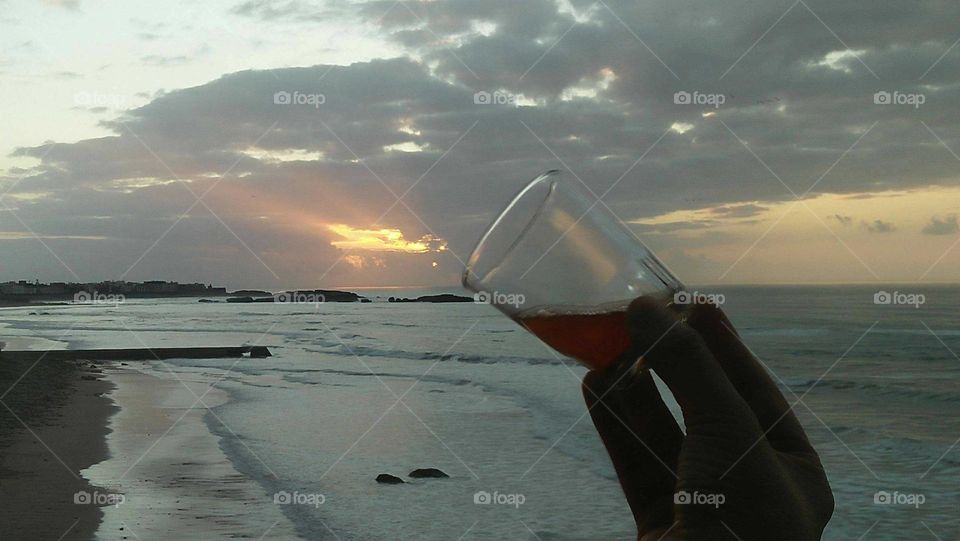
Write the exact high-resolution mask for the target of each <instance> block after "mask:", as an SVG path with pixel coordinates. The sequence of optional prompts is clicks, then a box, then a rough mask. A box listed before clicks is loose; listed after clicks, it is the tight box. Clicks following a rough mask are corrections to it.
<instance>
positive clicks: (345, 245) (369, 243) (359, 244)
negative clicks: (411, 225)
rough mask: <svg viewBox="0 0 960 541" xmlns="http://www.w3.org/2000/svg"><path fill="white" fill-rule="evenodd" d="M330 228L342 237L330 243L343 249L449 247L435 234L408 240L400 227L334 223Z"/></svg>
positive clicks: (438, 249) (414, 250) (424, 250)
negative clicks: (369, 226) (372, 227)
mask: <svg viewBox="0 0 960 541" xmlns="http://www.w3.org/2000/svg"><path fill="white" fill-rule="evenodd" d="M328 228H329V229H330V231H332V232H334V233H336V234H337V236H339V237H341V239H340V240H334V241H331V242H330V244H331V245H333V246H334V247H336V248H340V249H342V250H362V251H368V252H404V253H410V254H425V253H428V252H442V251H444V250H446V249H447V247H446V246H447V245H446V242H444V240H443V239H438V238H435V237H434V236H433V235H424V236H422V237H420V238H419V239H416V240H407V239H405V238H404V236H403V232H402V231H400V230H399V229H392V228H384V229H358V228H354V227H350V226H348V225H344V224H333V225H330V226H328Z"/></svg>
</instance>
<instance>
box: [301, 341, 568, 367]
mask: <svg viewBox="0 0 960 541" xmlns="http://www.w3.org/2000/svg"><path fill="white" fill-rule="evenodd" d="M327 346H328V348H329V349H328V348H324V349H316V348H304V350H305V351H309V352H313V353H323V354H325V355H339V356H346V357H353V356H354V355H357V356H361V357H376V358H387V359H408V360H414V361H442V362H445V361H457V362H462V363H469V364H498V363H522V364H527V365H533V366H537V365H562V364H571V365H572V364H576V362H575V361H572V360H564V359H557V358H554V357H518V356H513V355H470V354H464V353H440V352H436V351H407V350H398V349H380V348H375V347H370V346H357V345H351V346H349V348H347V347H344V345H343V344H340V343H328V344H327Z"/></svg>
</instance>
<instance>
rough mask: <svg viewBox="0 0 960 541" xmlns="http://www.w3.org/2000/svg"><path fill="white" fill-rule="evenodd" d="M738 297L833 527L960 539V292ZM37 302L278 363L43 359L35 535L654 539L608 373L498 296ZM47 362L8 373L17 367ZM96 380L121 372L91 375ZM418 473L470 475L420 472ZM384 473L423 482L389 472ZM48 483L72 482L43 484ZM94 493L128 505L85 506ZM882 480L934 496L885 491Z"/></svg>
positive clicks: (752, 293) (25, 489)
mask: <svg viewBox="0 0 960 541" xmlns="http://www.w3.org/2000/svg"><path fill="white" fill-rule="evenodd" d="M723 293H724V294H725V296H726V299H725V300H726V304H725V306H724V309H725V310H726V311H727V313H728V314H730V316H731V319H732V320H733V321H734V323H735V324H736V325H737V327H738V330H739V331H740V332H741V334H742V336H744V339H745V340H746V341H747V342H748V343H749V344H750V345H751V348H753V349H754V351H755V352H756V353H757V354H758V355H759V356H760V357H761V359H762V360H763V361H764V362H765V364H767V366H768V368H769V369H770V371H771V373H772V374H773V375H774V376H773V377H774V379H775V381H777V383H778V385H779V386H780V387H781V390H782V391H783V392H784V395H785V396H786V397H787V399H788V401H790V402H791V403H794V402H795V403H796V405H795V411H796V412H797V415H798V417H799V418H800V420H801V422H802V423H803V425H804V428H805V429H806V431H807V433H808V436H809V437H810V440H811V441H812V442H813V444H814V445H815V446H816V448H817V450H818V452H819V453H820V455H821V458H822V460H823V463H824V467H825V469H826V470H827V474H828V476H829V479H830V482H831V486H832V488H833V492H834V496H835V498H836V502H837V507H836V512H835V515H834V518H833V520H832V521H831V522H830V524H829V525H828V527H827V530H826V532H825V534H824V539H828V540H841V539H857V538H862V539H865V540H870V539H874V540H894V539H902V538H903V532H905V531H911V532H915V533H917V535H920V536H922V535H923V532H925V531H926V529H927V528H929V529H930V530H931V531H933V532H936V534H937V535H939V536H940V537H942V538H944V539H946V538H949V537H950V532H951V531H954V529H955V527H956V517H955V512H954V510H955V506H956V502H958V501H960V492H958V489H957V487H956V483H955V482H954V480H955V478H956V475H957V474H958V473H960V460H958V458H957V455H956V445H955V442H956V439H957V438H958V437H960V427H958V426H957V424H956V421H955V419H956V418H957V417H958V416H960V395H958V394H957V391H956V388H955V384H954V381H955V379H956V377H957V376H958V375H960V372H958V370H960V369H958V365H957V362H956V358H955V357H954V356H953V355H952V354H951V350H953V351H960V331H958V330H957V329H958V328H960V321H958V320H957V316H956V313H955V310H954V306H956V303H957V302H960V291H958V289H957V288H941V289H935V288H934V289H928V290H925V294H926V304H924V305H923V306H920V307H914V306H883V305H876V304H874V302H873V298H872V297H873V293H871V290H870V289H869V288H865V287H862V288H856V287H842V288H840V287H837V288H830V287H806V288H741V289H736V288H727V289H724V290H723ZM33 312H34V313H35V315H31V311H29V310H27V309H9V310H5V311H4V313H3V317H4V324H5V325H6V327H5V328H4V329H3V332H4V333H5V335H7V336H8V338H7V340H8V341H9V340H11V339H17V340H24V341H26V342H23V343H27V344H34V345H39V344H43V346H42V347H47V346H49V345H50V344H51V343H57V344H59V345H60V347H70V348H102V347H144V346H149V347H172V346H197V345H223V344H236V345H239V344H243V343H248V344H258V345H264V346H267V347H269V349H270V351H271V352H272V353H273V355H274V356H273V357H270V358H267V359H250V358H240V359H169V360H165V361H162V362H161V361H138V362H128V363H119V362H111V363H97V367H98V368H97V370H99V371H102V373H97V374H84V373H83V372H84V371H87V370H90V369H89V368H88V365H83V366H82V367H77V366H76V365H75V364H73V363H65V364H47V363H43V362H41V363H38V364H37V365H36V366H35V367H34V368H33V370H32V371H30V372H29V373H28V376H26V377H24V378H23V379H22V380H21V382H20V383H19V384H18V385H17V386H16V387H14V391H11V393H10V395H9V396H8V397H7V398H4V399H3V401H4V403H8V404H10V407H11V408H12V409H14V410H15V411H17V412H18V415H20V416H21V418H22V419H23V420H24V421H25V422H26V423H27V424H28V425H30V426H31V428H32V429H33V430H34V432H35V433H36V436H37V437H38V438H39V439H37V438H34V437H33V436H32V435H31V434H30V433H29V432H27V431H26V430H24V429H22V428H21V430H20V432H19V433H17V434H16V437H15V438H14V445H11V446H7V447H5V448H4V450H3V451H2V453H3V465H4V466H3V472H2V475H3V478H2V484H0V497H2V501H3V503H4V505H3V506H2V508H3V509H4V512H5V513H8V517H5V519H7V518H9V520H5V522H4V523H5V524H6V523H10V524H16V528H17V531H18V532H22V533H26V532H29V531H34V530H32V528H40V529H39V530H35V531H41V532H43V533H44V535H43V536H42V537H44V538H47V537H51V538H53V539H56V538H57V537H58V536H59V535H60V534H61V533H62V532H63V531H66V530H68V529H69V532H68V535H67V536H65V537H64V539H71V538H72V539H89V538H96V539H122V538H123V537H125V536H127V537H128V538H129V539H136V538H141V539H153V538H167V537H171V536H173V537H178V538H186V539H189V538H198V537H204V538H226V537H230V538H241V539H258V538H264V539H291V538H305V539H333V540H344V541H345V540H350V539H384V540H386V539H458V538H463V539H465V540H466V539H503V538H519V539H538V538H539V539H544V540H547V539H553V540H575V539H597V538H603V539H630V538H631V537H632V536H633V535H634V533H633V532H634V529H633V528H634V527H633V524H632V517H631V516H630V513H629V511H628V510H627V508H626V505H625V503H624V501H623V496H622V493H621V491H620V487H619V485H618V483H617V480H616V477H615V475H614V472H613V471H612V467H611V466H610V463H609V459H608V458H607V455H606V451H605V450H604V448H603V446H602V444H601V443H600V441H599V439H598V438H597V435H596V431H595V430H594V429H593V426H592V423H591V422H590V419H589V416H586V415H585V414H586V411H585V408H584V405H583V402H582V398H581V395H580V379H581V378H582V376H583V374H584V373H585V370H584V369H583V368H582V367H580V366H578V365H577V364H575V363H573V362H570V361H567V360H564V359H561V358H558V357H557V356H556V355H554V354H553V353H552V352H551V351H550V350H549V349H548V348H546V347H545V346H544V345H543V344H542V343H540V342H539V341H537V340H536V339H534V338H533V337H531V336H530V335H528V334H527V333H525V332H524V331H523V330H522V329H520V328H518V327H517V326H516V325H515V324H514V323H513V322H511V321H509V320H508V319H506V318H504V317H502V316H501V315H500V314H498V313H497V312H496V311H495V310H493V309H492V308H491V307H489V306H483V305H475V304H472V303H467V304H451V305H442V306H441V305H422V304H395V303H376V302H374V303H369V304H362V305H361V304H359V303H352V304H327V305H323V304H321V305H296V304H258V305H227V304H225V303H219V304H217V303H212V304H201V303H197V302H196V301H193V302H191V301H188V300H182V299H181V300H165V301H146V300H144V301H137V302H129V303H127V304H125V305H120V306H111V307H102V306H75V307H56V308H53V307H51V308H49V309H47V310H46V311H45V312H43V313H41V312H38V311H36V310H34V311H33ZM68 330H69V332H67V331H68ZM26 368H29V367H28V366H21V367H5V368H4V370H6V372H5V376H4V377H5V378H7V379H5V380H4V381H7V380H8V379H11V378H12V379H14V380H15V379H16V376H17V375H19V374H16V375H14V374H15V373H16V372H17V370H21V369H26ZM91 375H92V376H95V377H97V378H100V380H99V381H90V380H88V379H82V378H83V376H87V377H90V376H91ZM4 387H5V388H6V387H7V385H4ZM15 393H21V394H15ZM31 396H32V397H33V402H30V401H29V400H27V401H26V402H25V401H24V400H26V398H25V397H31ZM43 397H47V398H48V399H46V400H42V398H43ZM198 399H199V400H198ZM41 405H42V407H41ZM673 407H674V408H675V405H673ZM0 413H2V412H0ZM675 413H677V412H676V411H675ZM0 419H3V418H2V417H0ZM3 422H4V423H5V425H4V428H6V424H8V423H16V421H15V420H13V419H12V418H11V419H3ZM17 424H18V423H17ZM11 426H12V425H11ZM4 433H5V434H6V432H4ZM40 440H42V441H44V442H45V443H47V444H48V445H49V446H50V448H51V449H52V450H53V451H56V452H57V453H58V454H59V455H60V456H62V457H64V462H66V463H67V464H68V466H70V468H65V467H64V466H63V465H62V464H60V463H59V462H58V461H57V460H56V458H55V457H54V455H53V454H51V453H50V452H47V451H46V449H45V448H44V447H43V445H42V444H40V443H38V442H39V441H40ZM416 468H438V469H440V470H442V471H443V472H445V473H446V474H448V475H449V477H448V478H442V479H416V478H413V477H411V476H410V475H409V474H410V472H411V471H412V470H414V469H416ZM70 471H73V472H74V473H76V474H77V475H78V476H79V477H80V479H79V480H77V479H74V478H73V477H72V476H71V474H70ZM380 474H390V475H395V476H397V477H399V478H400V479H402V480H404V481H405V482H404V483H403V484H400V485H382V484H379V483H377V482H376V481H375V478H376V477H377V476H378V475H380ZM38 483H39V484H40V486H47V487H49V489H48V490H47V489H45V490H40V491H37V490H33V487H35V486H37V485H38ZM80 490H85V491H89V492H90V493H91V494H93V493H94V491H96V493H97V494H101V495H103V494H106V495H109V494H114V493H115V494H122V495H123V500H122V502H119V504H118V505H117V504H116V503H118V502H115V501H114V505H102V506H91V505H74V504H73V495H74V494H75V493H76V492H77V491H80ZM21 493H22V494H23V495H25V496H24V497H21ZM882 493H891V494H893V493H897V494H901V495H902V494H907V495H916V494H921V495H923V496H924V501H923V503H922V504H921V505H917V506H908V505H898V504H896V502H894V503H893V504H884V502H882V501H880V502H877V501H875V499H876V498H877V494H882ZM485 494H489V495H490V500H491V503H484V502H486V501H488V500H485V499H484V498H485V496H484V495H485ZM105 498H106V496H102V497H101V500H104V499H105ZM74 517H77V518H74ZM75 520H77V521H78V522H77V524H76V525H75V526H73V527H72V529H71V525H72V524H73V522H74V521H75ZM57 529H59V531H56V532H54V530H57ZM200 532H203V535H201V534H200ZM48 534H49V535H48ZM861 536H862V537H861ZM28 537H29V536H28ZM13 538H23V536H14V537H13Z"/></svg>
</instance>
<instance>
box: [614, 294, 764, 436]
mask: <svg viewBox="0 0 960 541" xmlns="http://www.w3.org/2000/svg"><path fill="white" fill-rule="evenodd" d="M627 325H628V329H629V331H630V336H631V338H632V340H633V350H634V351H635V352H637V353H639V354H640V355H642V356H643V362H644V363H645V365H646V366H647V367H649V368H652V369H653V371H654V372H656V373H657V375H658V376H660V379H662V380H663V381H664V383H666V384H667V386H668V387H669V388H670V391H671V392H672V393H673V395H674V398H676V400H677V403H678V404H680V408H681V410H683V419H684V424H686V427H687V433H688V434H690V433H691V432H698V431H701V430H706V431H708V432H710V433H713V432H714V431H715V430H717V429H720V430H723V431H724V432H721V433H718V434H717V435H718V436H724V437H730V436H733V437H739V438H745V439H749V440H756V439H757V438H759V437H760V436H761V430H760V425H759V423H758V422H757V419H756V416H755V415H754V414H753V412H752V411H751V409H750V407H749V406H748V405H747V404H746V402H745V401H744V400H743V398H742V397H741V396H740V395H739V394H738V393H737V391H736V389H735V388H734V387H733V385H732V384H731V383H730V380H729V379H728V378H727V375H726V373H725V372H724V371H723V369H722V368H721V366H720V364H719V363H718V362H717V360H716V359H715V358H714V357H713V354H712V353H711V352H710V350H709V349H708V348H707V345H706V344H705V343H704V341H703V339H702V338H701V337H700V335H699V334H698V333H697V331H695V330H694V329H693V328H692V327H690V326H688V325H687V324H686V323H685V322H684V321H683V320H682V319H681V318H680V316H679V315H678V314H677V313H676V312H674V311H671V310H669V309H667V308H666V307H665V306H664V305H663V303H662V302H658V301H655V300H653V299H651V298H649V297H640V298H638V299H636V300H634V301H633V302H632V303H631V304H630V307H629V309H628V310H627Z"/></svg>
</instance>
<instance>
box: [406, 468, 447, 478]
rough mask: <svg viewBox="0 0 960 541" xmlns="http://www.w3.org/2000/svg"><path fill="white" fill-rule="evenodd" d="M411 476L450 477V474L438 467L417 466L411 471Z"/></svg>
mask: <svg viewBox="0 0 960 541" xmlns="http://www.w3.org/2000/svg"><path fill="white" fill-rule="evenodd" d="M410 477H412V478H414V479H423V478H433V479H440V478H443V477H450V476H449V475H447V474H445V473H443V472H442V471H440V470H438V469H436V468H417V469H415V470H413V471H412V472H410Z"/></svg>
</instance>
